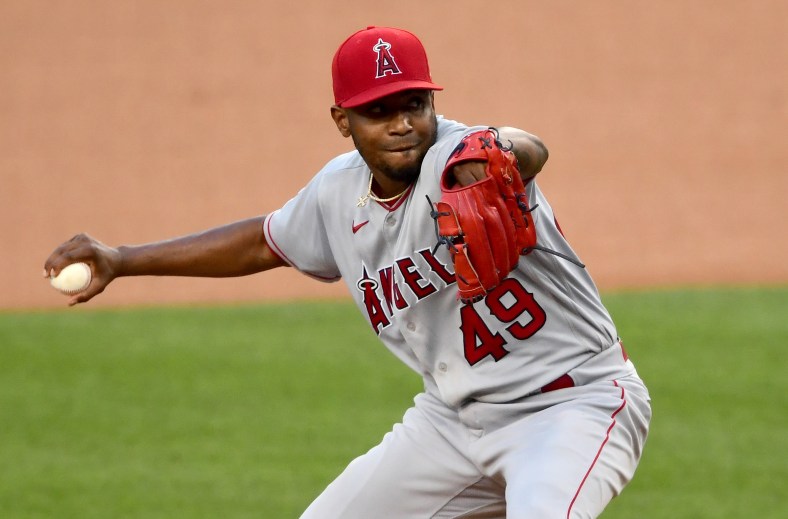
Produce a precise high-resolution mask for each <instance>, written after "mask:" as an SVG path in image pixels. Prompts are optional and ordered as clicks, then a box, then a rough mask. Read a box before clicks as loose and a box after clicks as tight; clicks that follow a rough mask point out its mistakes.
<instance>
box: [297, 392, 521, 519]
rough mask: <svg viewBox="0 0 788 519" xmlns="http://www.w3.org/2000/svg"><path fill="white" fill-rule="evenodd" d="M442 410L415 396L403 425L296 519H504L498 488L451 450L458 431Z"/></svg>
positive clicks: (458, 437) (428, 399) (460, 434)
mask: <svg viewBox="0 0 788 519" xmlns="http://www.w3.org/2000/svg"><path fill="white" fill-rule="evenodd" d="M444 409H445V408H444ZM436 410H437V411H436ZM445 411H446V412H443V411H441V410H440V404H438V403H437V402H436V401H435V399H433V398H432V397H429V396H427V395H419V397H417V399H416V406H415V407H413V408H411V409H409V410H408V411H407V412H406V413H405V416H404V418H403V420H402V423H401V424H397V425H395V426H394V428H393V429H392V431H391V432H389V433H387V434H386V435H385V437H384V438H383V441H382V442H381V443H380V444H379V445H377V446H376V447H374V448H373V449H371V450H370V451H369V452H367V453H366V454H364V455H362V456H360V457H358V458H356V459H355V460H353V461H352V462H351V463H350V464H349V465H348V466H347V468H346V469H345V470H344V471H343V472H342V474H340V475H339V476H338V477H337V478H336V479H335V480H334V481H333V482H332V483H331V484H330V485H329V486H328V487H327V488H326V489H325V491H323V493H322V494H320V496H318V498H317V499H316V500H315V501H314V502H313V503H312V504H311V505H310V506H309V508H308V509H307V510H306V512H304V514H303V515H302V516H301V517H302V519H331V518H337V519H339V518H342V519H370V518H372V517H396V518H414V519H416V518H418V519H425V518H432V517H435V518H442V517H463V518H464V517H467V518H470V517H478V518H484V517H504V514H505V511H504V506H505V505H504V501H503V487H502V486H501V485H499V484H497V483H494V482H492V481H491V480H489V479H488V478H484V477H483V476H482V475H481V473H480V472H479V470H478V469H477V468H476V467H475V466H474V465H473V464H472V463H471V462H470V461H469V460H468V459H467V458H466V457H465V456H463V455H462V454H461V453H460V451H459V449H458V448H457V445H456V443H455V444H453V442H454V441H455V440H456V441H465V439H464V437H463V434H464V430H463V429H462V428H461V427H460V425H459V423H458V422H456V420H454V422H455V423H453V424H452V423H451V422H452V417H451V413H450V412H449V411H448V410H445ZM436 413H437V414H436ZM436 425H437V427H440V429H441V432H439V431H438V428H437V427H436ZM447 437H448V438H451V440H449V439H447ZM490 513H495V514H496V515H490Z"/></svg>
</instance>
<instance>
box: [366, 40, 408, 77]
mask: <svg viewBox="0 0 788 519" xmlns="http://www.w3.org/2000/svg"><path fill="white" fill-rule="evenodd" d="M372 50H374V51H375V52H376V53H377V54H378V60H377V64H378V71H377V74H376V75H375V78H376V79H377V78H381V77H384V76H385V75H386V74H391V75H392V76H393V75H395V74H402V71H401V70H400V69H399V67H398V66H397V62H396V61H394V56H392V55H391V44H390V43H389V42H387V41H383V38H378V42H377V43H376V44H375V46H374V47H372Z"/></svg>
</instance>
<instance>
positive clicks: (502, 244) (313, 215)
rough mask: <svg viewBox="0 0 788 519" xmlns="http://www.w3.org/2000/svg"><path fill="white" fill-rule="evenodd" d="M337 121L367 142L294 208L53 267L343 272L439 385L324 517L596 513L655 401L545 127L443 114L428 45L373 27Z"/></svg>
mask: <svg viewBox="0 0 788 519" xmlns="http://www.w3.org/2000/svg"><path fill="white" fill-rule="evenodd" d="M332 75H333V88H334V96H335V100H334V105H333V106H332V108H331V115H332V118H333V121H334V123H335V125H336V127H337V130H338V131H339V133H340V134H341V135H342V136H343V137H350V138H352V142H353V144H354V148H355V149H354V150H353V151H351V152H348V153H345V154H343V155H340V156H338V157H335V158H333V159H332V160H330V161H329V162H328V163H327V164H326V165H325V166H324V167H323V168H322V169H321V170H320V171H319V172H318V173H317V174H316V175H315V176H314V177H313V178H312V179H311V180H310V181H309V182H308V183H307V185H306V186H305V187H304V188H303V189H301V191H299V192H298V193H297V194H295V196H294V197H293V198H292V199H291V200H289V201H288V202H287V203H286V204H285V205H284V206H283V207H281V208H279V209H277V210H274V211H272V212H270V213H269V214H268V215H267V216H263V217H255V218H250V219H248V220H244V221H240V222H235V223H231V224H228V225H224V226H221V227H217V228H214V229H211V230H208V231H205V232H202V233H198V234H194V235H190V236H185V237H181V238H176V239H171V240H165V241H161V242H155V243H150V244H146V245H141V246H133V247H130V246H120V247H109V246H106V245H104V244H102V243H101V242H99V241H97V240H95V239H93V238H91V237H89V236H87V235H79V236H76V237H74V238H73V239H72V240H70V241H68V242H66V243H64V244H62V245H61V246H59V247H58V248H57V249H56V250H55V251H54V252H53V253H52V255H51V256H50V257H49V258H48V259H47V260H46V262H45V271H46V272H47V275H51V274H55V275H56V274H58V273H59V272H60V271H61V270H62V269H63V268H64V267H65V266H67V265H69V264H71V263H74V262H86V263H87V264H88V265H90V267H91V270H92V280H91V282H90V285H89V286H88V287H87V288H86V289H85V290H84V291H83V292H80V293H78V294H76V295H74V296H72V297H71V299H70V300H69V303H70V304H72V305H73V304H77V303H83V302H86V301H88V300H90V299H91V298H93V297H94V296H96V295H97V294H99V293H100V292H102V291H103V290H104V289H105V287H106V286H107V285H108V284H109V283H110V282H111V281H112V280H113V279H115V278H117V277H119V276H135V275H178V276H212V277H225V276H242V275H247V274H253V273H257V272H261V271H265V270H269V269H272V268H275V267H279V266H284V265H289V266H291V267H294V268H296V269H298V270H299V271H301V272H303V273H304V274H306V275H308V276H311V277H313V278H315V279H317V280H320V281H325V282H333V281H338V280H340V279H341V280H343V281H344V282H345V284H346V285H347V287H348V290H349V292H350V294H351V296H352V297H353V300H354V301H355V303H356V305H357V306H358V308H359V310H360V311H361V313H362V314H363V315H364V317H365V318H366V320H367V322H368V323H369V326H370V327H371V328H372V330H373V331H374V333H375V334H376V335H377V336H378V337H379V338H380V340H381V342H382V343H383V344H384V345H385V346H386V347H387V348H388V349H390V350H391V351H392V352H393V353H394V355H396V356H397V358H399V359H400V360H401V361H402V362H404V363H405V364H406V365H407V366H409V367H410V368H411V369H412V370H414V371H415V372H417V373H418V374H419V375H420V376H421V377H422V378H423V381H424V390H423V391H422V392H421V393H420V394H418V395H416V397H415V399H414V404H413V406H412V407H411V408H410V409H408V410H407V412H406V413H405V415H404V417H403V418H402V421H401V423H398V424H396V425H394V427H393V428H392V430H391V431H390V432H389V433H388V434H386V436H385V437H384V438H383V440H382V441H381V443H380V444H379V445H377V446H376V447H374V448H373V449H372V450H370V451H369V452H367V453H365V454H362V455H361V456H359V457H358V458H357V459H355V460H354V461H352V462H351V463H350V464H349V465H348V466H347V468H346V469H345V470H344V471H343V472H342V473H341V474H340V475H339V476H338V477H337V478H336V480H334V481H333V482H332V483H331V484H330V485H329V486H328V487H327V488H326V489H325V491H324V492H323V493H321V494H320V495H319V496H317V498H316V499H315V500H314V501H313V503H312V504H311V506H309V508H308V509H307V510H306V511H305V512H304V514H303V516H302V517H304V518H308V519H328V518H336V519H340V518H342V519H371V518H381V517H386V518H389V517H390V518H418V519H423V518H455V517H462V518H493V517H495V518H504V517H506V518H509V519H512V518H529V519H549V518H556V519H557V518H562V519H566V518H581V517H582V518H588V517H597V516H598V515H599V514H601V513H602V511H603V509H604V508H605V506H606V505H607V503H608V502H609V501H610V500H611V499H612V498H613V497H615V496H616V495H618V494H619V493H620V492H621V491H622V489H623V488H624V486H625V485H626V484H627V483H628V482H629V481H630V480H631V479H632V477H633V475H634V472H635V468H636V467H637V464H638V461H639V460H640V457H641V452H642V449H643V446H644V443H645V441H646V435H647V432H648V427H649V421H650V418H651V408H650V399H649V395H648V391H647V389H646V387H645V385H644V384H643V382H642V380H641V379H640V378H639V377H638V374H637V372H636V370H635V367H634V365H633V363H632V361H631V360H630V359H629V358H628V357H627V354H626V352H625V350H624V347H623V344H622V341H621V339H620V337H619V336H618V333H617V331H616V327H615V325H614V323H613V321H612V320H611V317H610V315H609V313H608V311H607V310H606V309H605V307H604V306H603V304H602V302H601V300H600V297H599V293H598V291H597V288H596V286H595V285H594V282H593V281H592V279H591V277H590V276H589V273H588V270H587V269H586V267H585V265H584V264H583V263H582V261H581V260H580V258H579V257H578V256H577V254H575V252H574V251H573V250H572V248H571V247H570V245H569V243H568V242H567V240H566V239H565V237H564V235H563V234H562V232H561V229H560V227H559V226H558V224H557V222H556V218H555V215H554V214H553V210H552V208H551V206H550V203H549V202H548V201H547V199H546V197H545V196H544V194H543V193H542V191H541V190H540V189H539V186H538V185H537V183H536V181H535V180H534V178H535V176H536V175H537V173H539V172H540V171H541V170H542V167H543V166H544V164H545V162H546V160H547V156H548V154H547V150H546V148H545V147H544V145H543V144H542V142H541V141H540V140H539V139H538V138H537V137H535V136H533V135H531V134H529V133H527V132H524V131H522V130H518V129H515V128H510V127H502V128H491V127H486V126H480V127H468V126H465V125H463V124H461V123H459V122H456V121H452V120H449V119H447V118H443V117H441V116H438V115H436V112H435V103H434V93H435V91H437V90H441V89H442V87H440V86H438V85H437V84H435V83H433V81H432V78H431V76H430V71H429V65H428V61H427V56H426V53H425V51H424V48H423V46H422V44H421V42H420V41H419V40H418V38H417V37H416V36H414V35H413V34H411V33H410V32H407V31H404V30H401V29H395V28H387V27H368V28H366V29H364V30H361V31H358V32H356V33H355V34H353V35H351V36H350V37H349V38H348V39H347V40H346V41H344V42H343V43H342V44H341V45H340V46H339V49H338V50H337V52H336V54H335V56H334V60H333V64H332Z"/></svg>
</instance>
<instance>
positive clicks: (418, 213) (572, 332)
mask: <svg viewBox="0 0 788 519" xmlns="http://www.w3.org/2000/svg"><path fill="white" fill-rule="evenodd" d="M477 129H480V128H469V127H467V126H464V125H462V124H459V123H457V122H454V121H449V120H446V119H443V118H439V124H438V140H437V142H436V144H435V145H434V146H433V147H432V148H431V149H430V151H429V152H428V153H427V155H426V157H425V160H424V162H423V164H422V167H421V174H420V176H419V178H418V180H417V181H416V183H415V184H413V185H412V186H411V187H410V191H409V192H408V193H407V194H406V195H405V196H404V197H402V198H400V199H398V200H397V201H396V202H392V203H391V204H384V203H378V202H374V201H370V203H368V204H366V205H365V206H363V207H358V205H357V201H358V200H359V198H360V197H362V196H364V195H365V194H367V189H368V185H369V184H368V183H369V178H370V170H369V168H368V167H367V165H366V164H365V163H364V161H363V159H362V158H361V156H360V155H359V154H358V152H356V151H353V152H350V153H347V154H344V155H341V156H339V157H337V158H335V159H334V160H332V161H330V162H329V163H328V164H327V165H326V166H325V167H324V168H323V169H322V170H321V171H320V172H319V173H318V174H317V175H316V176H315V177H314V178H313V179H312V180H311V181H310V182H309V184H308V185H307V186H306V187H304V188H303V189H302V190H301V191H300V192H299V193H298V194H297V195H296V196H295V197H294V198H292V199H291V200H290V201H288V202H287V203H286V204H285V205H284V206H283V207H282V208H281V209H279V210H277V211H275V212H273V213H271V214H270V215H269V216H268V218H267V219H266V222H265V226H264V229H265V237H266V240H267V242H268V244H269V245H270V246H271V248H272V249H273V250H274V251H275V252H276V253H277V254H279V255H280V256H281V257H282V258H283V259H284V260H285V261H287V262H288V263H289V264H290V265H292V266H293V267H295V268H297V269H298V270H300V271H302V272H304V273H306V274H308V275H310V276H313V277H315V278H318V279H321V280H324V281H336V280H338V279H340V278H343V279H344V280H345V282H346V283H347V285H348V287H349V289H350V293H351V294H352V297H353V299H354V301H355V302H356V304H357V305H358V307H359V308H360V310H361V312H362V313H363V314H364V316H365V317H366V318H367V320H368V322H369V324H370V326H371V327H372V329H373V330H374V331H375V333H376V334H377V335H378V336H379V337H380V339H381V340H382V341H383V342H384V343H385V344H386V346H387V347H388V348H389V349H390V350H391V351H392V352H393V353H394V354H395V355H396V356H397V357H398V358H399V359H401V360H402V361H403V362H405V363H406V364H407V365H408V366H409V367H411V368H412V369H413V370H415V371H417V372H418V373H420V374H421V375H422V377H423V378H424V383H425V390H426V391H427V392H428V393H431V394H433V395H434V396H436V397H437V398H439V399H440V400H442V401H443V402H445V403H446V404H447V405H449V406H451V407H455V408H456V407H460V406H461V405H463V404H464V403H466V402H469V401H478V402H489V403H502V402H511V401H514V400H517V399H519V398H522V397H524V396H526V395H529V394H534V393H537V392H539V390H540V388H541V387H542V386H544V385H546V384H548V383H550V382H551V381H553V380H556V379H558V378H559V377H561V376H562V375H565V374H567V373H569V374H570V375H571V376H572V378H573V379H574V381H575V383H576V384H582V383H585V382H588V381H591V380H593V379H595V378H596V377H600V378H607V379H612V378H614V377H616V376H624V375H625V374H626V373H625V372H622V370H626V369H630V368H628V367H626V366H631V363H626V364H624V365H623V366H625V367H622V363H621V360H620V355H621V350H620V349H619V348H618V347H617V344H618V342H617V340H618V338H617V333H616V329H615V326H614V324H613V322H612V320H611V318H610V316H609V314H608V312H607V310H606V309H605V308H604V306H603V305H602V303H601V300H600V297H599V293H598V291H597V288H596V287H595V285H594V283H593V281H592V280H591V278H590V276H589V275H588V272H587V271H586V270H585V268H582V267H580V266H578V265H576V264H574V263H572V262H570V261H567V260H566V259H563V258H560V257H558V256H555V255H552V254H549V253H547V252H544V251H538V250H537V251H533V252H531V253H530V254H528V255H526V256H521V258H520V262H519V265H518V267H517V269H516V270H514V271H513V272H512V273H511V274H510V275H509V277H508V278H507V279H506V280H505V281H504V282H503V283H502V284H501V285H500V286H498V287H497V288H495V289H494V290H493V291H492V292H491V293H489V294H488V295H487V296H486V298H485V299H483V300H482V301H479V302H477V303H475V304H472V305H466V304H462V303H461V302H460V301H459V300H458V297H457V286H456V282H455V280H454V276H453V268H452V263H451V260H450V257H449V254H448V251H447V250H446V249H445V247H440V248H438V249H437V250H434V247H435V244H436V242H437V236H436V232H435V225H434V221H433V220H432V218H431V217H430V206H429V203H428V201H427V197H429V199H431V200H433V201H437V200H439V199H440V196H441V193H440V188H439V180H440V175H441V173H442V171H443V166H444V165H445V163H446V160H447V159H448V157H449V154H450V153H451V151H452V150H453V149H454V147H455V146H456V145H457V143H458V142H459V141H460V139H461V138H462V137H463V136H464V135H466V134H468V133H470V132H471V131H474V130H477ZM526 187H527V192H528V197H529V202H530V205H531V207H532V208H534V211H533V217H534V222H535V224H536V229H537V243H538V245H539V246H541V247H544V248H547V249H551V250H554V251H557V252H560V253H562V254H564V255H566V256H568V257H570V258H573V259H575V260H577V261H579V259H578V258H577V256H576V255H575V253H574V251H573V250H572V249H571V247H570V246H569V244H568V243H567V241H566V239H565V238H564V236H563V235H562V233H561V230H560V228H559V227H558V225H557V222H556V219H555V216H554V214H553V211H552V208H551V207H550V204H549V203H548V202H547V200H546V199H545V197H544V195H543V194H542V192H541V191H540V189H539V187H538V186H537V184H536V182H535V181H533V180H532V181H531V182H529V183H528V184H527V186H526ZM614 350H615V352H614ZM613 355H618V358H616V359H615V360H613V359H612V356H613ZM608 361H609V362H608Z"/></svg>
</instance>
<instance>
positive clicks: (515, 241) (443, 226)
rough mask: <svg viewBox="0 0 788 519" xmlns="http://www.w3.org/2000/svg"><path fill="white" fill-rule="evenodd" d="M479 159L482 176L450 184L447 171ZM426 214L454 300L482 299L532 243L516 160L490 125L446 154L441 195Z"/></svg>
mask: <svg viewBox="0 0 788 519" xmlns="http://www.w3.org/2000/svg"><path fill="white" fill-rule="evenodd" d="M470 161H475V162H483V163H484V165H485V174H486V177H485V178H484V179H482V180H479V181H477V182H474V183H472V184H469V185H467V186H459V185H456V181H455V179H454V175H453V174H452V169H453V168H454V166H456V165H458V164H461V163H464V162H470ZM431 216H432V217H433V218H434V219H435V221H436V227H437V233H438V241H439V244H440V243H443V244H445V245H446V246H447V247H448V249H449V252H450V253H451V257H452V261H453V262H454V272H455V275H456V277H457V287H458V289H459V298H460V300H461V301H463V302H464V303H472V302H475V301H478V300H480V299H482V298H483V297H484V296H485V295H486V294H487V293H488V292H489V291H490V290H492V289H493V288H495V287H496V286H498V285H499V284H500V283H501V281H503V280H504V279H505V278H506V276H508V275H509V273H510V272H511V271H512V270H513V269H514V268H516V267H517V262H518V261H519V258H520V255H522V254H528V253H529V252H530V251H531V249H532V247H534V246H535V245H536V227H535V226H534V221H533V217H532V216H531V209H530V208H529V206H528V197H527V195H526V193H525V186H524V185H523V181H522V178H521V177H520V170H519V169H518V167H517V159H516V158H515V156H514V154H513V153H512V152H511V150H509V149H508V148H505V147H504V146H503V145H502V144H501V142H500V141H499V140H498V132H497V131H496V130H495V129H494V128H490V129H487V130H482V131H477V132H474V133H471V134H469V135H467V136H466V137H465V138H463V139H462V141H460V143H459V144H458V145H457V147H456V148H455V149H454V151H453V152H452V154H451V156H450V157H449V160H448V161H447V162H446V166H445V168H444V170H443V174H442V175H441V199H440V201H439V202H437V203H436V204H434V209H433V210H432V212H431Z"/></svg>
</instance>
